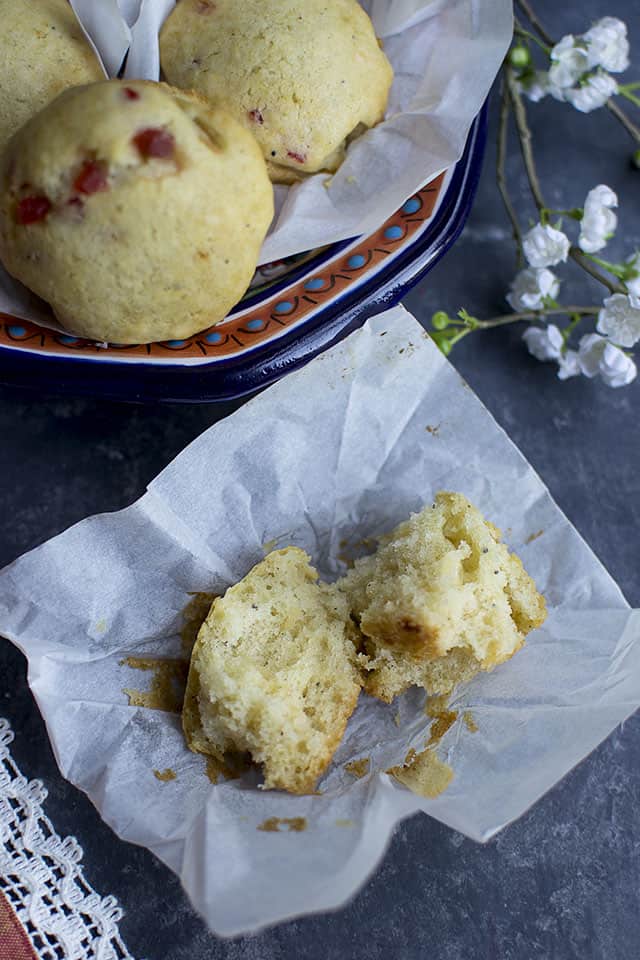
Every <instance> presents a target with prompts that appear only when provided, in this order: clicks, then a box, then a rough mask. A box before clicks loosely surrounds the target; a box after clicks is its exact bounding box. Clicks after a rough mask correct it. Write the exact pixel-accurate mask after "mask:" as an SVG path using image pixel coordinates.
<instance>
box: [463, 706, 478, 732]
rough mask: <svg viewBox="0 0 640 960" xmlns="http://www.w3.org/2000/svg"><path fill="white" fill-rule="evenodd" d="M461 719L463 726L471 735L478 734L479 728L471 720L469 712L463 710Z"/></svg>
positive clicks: (471, 715) (471, 716)
mask: <svg viewBox="0 0 640 960" xmlns="http://www.w3.org/2000/svg"><path fill="white" fill-rule="evenodd" d="M462 719H463V720H464V724H465V727H466V728H467V730H469V731H470V732H471V733H477V732H478V729H479V727H478V724H477V723H476V722H475V720H474V719H473V714H472V713H471V710H465V712H464V713H463V714H462Z"/></svg>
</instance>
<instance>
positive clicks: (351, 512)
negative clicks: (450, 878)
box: [0, 307, 640, 935]
mask: <svg viewBox="0 0 640 960" xmlns="http://www.w3.org/2000/svg"><path fill="white" fill-rule="evenodd" d="M440 489H450V490H455V491H461V492H463V493H464V494H466V495H467V496H468V497H469V498H470V499H471V500H472V501H473V502H475V503H476V504H477V505H478V506H479V507H480V508H481V509H482V510H483V511H484V513H485V514H486V515H487V516H488V517H489V518H490V519H491V520H492V521H493V522H495V523H496V524H497V525H498V526H499V527H501V529H502V530H503V532H504V535H505V540H506V542H507V543H508V544H509V545H510V546H511V547H512V548H513V549H515V550H516V551H517V552H518V554H519V555H520V556H521V557H522V560H523V562H524V564H525V567H526V568H527V569H528V570H529V572H530V573H531V574H532V575H533V576H534V577H535V579H536V582H537V584H538V587H539V589H540V590H542V591H543V592H544V594H545V596H546V598H547V603H548V606H549V617H548V621H547V623H546V624H545V626H544V627H543V628H542V629H540V630H537V631H535V632H534V633H533V634H532V635H531V636H530V638H529V640H528V642H527V643H526V645H525V647H524V648H523V650H522V651H520V652H519V653H518V654H517V655H516V656H515V657H514V658H513V659H512V660H511V661H509V662H508V663H506V664H504V665H502V666H501V667H499V668H498V669H497V670H495V672H493V673H491V674H485V675H482V676H481V677H478V678H476V679H475V680H474V681H473V682H472V683H471V684H469V685H468V686H467V687H466V688H464V689H461V690H460V691H459V692H458V693H457V694H456V695H455V696H454V698H453V699H452V701H451V703H450V706H449V709H450V710H452V711H457V713H458V716H457V719H456V720H455V722H454V723H453V724H452V726H451V727H450V729H449V730H448V731H447V732H446V734H445V736H444V737H443V739H442V740H441V742H440V743H439V745H438V748H437V749H438V753H439V755H440V757H441V759H442V760H443V761H446V762H447V763H449V764H450V766H451V768H452V770H453V773H454V777H453V780H452V782H451V784H450V786H449V787H448V789H447V790H446V791H445V792H444V793H442V794H441V795H440V796H438V797H436V798H435V799H425V798H422V797H419V796H416V795H414V794H413V793H411V792H409V791H408V790H407V789H406V788H404V787H402V786H400V785H399V784H398V783H397V782H396V781H395V780H394V779H393V778H391V777H389V776H388V775H387V774H385V773H384V772H383V771H385V770H386V769H388V768H389V766H390V765H392V764H397V763H401V762H402V761H403V759H404V757H405V755H406V754H407V751H408V749H409V747H415V748H416V749H418V750H420V749H422V747H423V746H424V744H425V739H426V737H427V735H428V728H429V723H430V720H429V718H428V717H427V716H425V713H424V699H425V698H424V694H422V693H420V692H419V691H417V690H415V691H411V692H409V693H407V694H406V695H404V696H403V697H401V698H399V699H398V700H397V701H396V702H395V703H394V704H392V705H390V706H386V705H384V704H381V703H378V702H376V701H374V700H371V699H369V698H367V697H365V696H362V697H361V700H360V704H359V706H358V708H357V710H356V713H355V714H354V716H353V717H352V719H351V721H350V722H349V725H348V728H347V733H346V736H345V738H344V741H343V743H342V744H341V746H340V748H339V750H338V752H337V754H336V757H335V761H334V763H333V764H332V766H331V768H330V770H329V771H328V773H327V774H326V776H325V777H324V778H323V779H322V780H321V782H320V784H319V791H320V792H319V794H318V795H316V796H309V797H293V796H288V795H286V794H283V793H275V792H265V791H261V790H260V789H259V782H260V780H259V777H258V775H257V773H256V771H252V772H250V773H249V774H246V775H244V776H243V777H242V778H241V779H238V780H228V781H221V782H219V783H218V784H217V785H215V786H214V785H212V784H211V783H210V782H209V779H208V778H207V775H206V760H205V758H203V757H200V756H196V755H194V754H192V753H190V752H189V751H188V749H187V748H186V746H185V743H184V740H183V737H182V732H181V727H180V717H179V716H178V715H177V714H174V713H170V712H164V711H161V710H153V709H148V708H145V707H141V706H138V707H136V706H130V705H129V701H128V696H127V694H126V693H125V692H123V691H124V690H125V689H134V690H136V689H145V688H146V687H147V686H148V685H149V682H150V675H149V674H146V673H141V672H140V671H137V670H133V669H131V668H130V667H129V666H127V665H126V664H123V663H122V661H123V660H124V659H125V658H126V657H128V656H137V657H163V658H164V657H166V658H179V657H181V656H182V655H183V654H182V647H181V636H180V634H181V630H182V626H183V620H184V617H183V611H184V608H185V605H186V604H187V602H188V601H189V599H190V592H193V591H211V592H218V591H220V590H223V589H224V588H225V587H226V586H227V585H228V584H230V583H232V582H234V581H236V580H238V579H239V578H240V577H242V576H243V575H244V574H245V573H246V572H247V571H248V570H249V568H250V567H251V566H252V565H253V564H254V563H255V562H257V561H258V560H260V559H261V558H262V556H263V555H264V552H265V551H266V550H269V549H273V548H274V547H277V546H284V545H287V544H296V545H298V546H301V547H303V548H305V549H306V550H307V551H309V553H310V554H311V556H312V558H313V560H314V561H315V563H316V564H317V565H318V566H319V568H320V570H321V573H322V574H323V575H324V576H326V577H329V578H332V577H335V576H336V575H337V574H338V573H339V572H341V571H343V570H344V566H343V565H342V563H341V557H344V555H345V553H348V552H349V551H350V550H352V551H353V550H356V549H357V545H358V544H359V543H361V541H362V539H363V538H366V537H369V536H371V535H374V534H377V533H380V532H382V531H385V530H388V529H390V528H391V527H392V526H393V525H394V524H395V523H397V522H398V521H399V520H401V519H402V518H404V517H406V516H407V515H408V514H409V513H410V512H411V511H412V510H418V509H419V508H421V507H422V506H423V505H424V504H425V503H428V502H430V500H431V498H432V496H433V494H434V493H435V492H436V491H438V490H440ZM0 633H2V634H3V635H4V636H6V637H8V638H9V639H10V640H12V641H13V642H14V643H16V644H17V645H18V646H19V647H20V648H21V649H22V650H23V651H24V653H25V654H26V656H27V657H28V660H29V682H30V684H31V687H32V690H33V692H34V694H35V696H36V698H37V701H38V704H39V706H40V709H41V711H42V713H43V715H44V717H45V720H46V724H47V728H48V731H49V735H50V737H51V741H52V743H53V747H54V750H55V753H56V757H57V760H58V763H59V765H60V769H61V771H62V773H63V775H64V776H65V777H67V778H68V779H69V780H71V781H72V782H73V783H74V784H76V785H77V786H78V787H80V788H81V789H82V790H84V791H85V792H86V793H87V794H88V795H89V796H90V797H91V799H92V800H93V802H94V803H95V805H96V806H97V807H98V809H99V810H100V813H101V814H102V816H103V817H104V819H105V820H106V821H107V823H109V824H110V825H111V826H112V827H113V829H114V830H115V831H116V832H117V833H118V835H119V836H120V837H122V838H123V839H125V840H130V841H131V842H133V843H138V844H142V845H144V846H147V847H149V848H150V849H151V850H153V851H154V852H155V853H156V854H157V855H158V856H159V857H160V858H161V859H162V860H164V861H165V863H167V864H168V865H169V866H170V867H171V869H173V870H174V871H175V872H176V873H178V874H179V875H180V877H181V879H182V882H183V884H184V886H185V888H186V891H187V893H188V895H189V897H190V898H191V900H192V901H193V903H194V905H195V906H196V908H197V909H198V910H199V911H200V912H201V913H202V915H203V916H204V917H205V918H206V920H207V922H208V923H209V925H210V927H211V928H212V929H213V930H214V931H215V932H217V933H219V934H222V935H232V934H238V933H241V932H246V931H250V930H255V929H257V928H259V927H261V926H264V925H265V924H270V923H274V922H276V921H279V920H283V919H285V918H288V917H292V916H295V915H297V914H301V913H308V912H311V911H318V910H326V909H329V908H331V907H335V906H337V905H339V904H341V903H343V902H344V901H345V900H346V899H347V898H348V897H349V896H350V895H351V894H353V893H354V892H355V891H356V890H357V889H358V887H359V886H360V885H361V884H362V883H363V882H364V880H365V879H366V877H367V875H368V874H369V872H370V871H371V870H372V869H373V868H374V867H375V865H376V863H377V862H378V860H379V859H380V857H381V856H382V854H383V851H384V849H385V847H386V844H387V842H388V839H389V836H390V834H391V832H392V830H393V827H394V825H395V824H396V823H397V822H398V821H399V820H401V819H402V818H403V817H406V816H408V815H409V814H411V813H413V812H414V811H417V810H423V811H425V812H426V813H428V814H430V815H431V816H434V817H436V818H437V819H439V820H441V821H442V822H444V823H446V824H449V825H450V826H452V827H455V828H456V829H457V830H460V831H462V832H463V833H465V834H466V835H467V836H469V837H472V838H474V839H475V840H479V841H484V840H487V839H488V838H489V837H491V836H492V835H493V834H495V833H496V831H498V830H500V829H501V828H502V827H503V826H504V825H505V824H507V823H509V821H511V820H513V819H514V818H516V817H518V816H520V815H521V814H522V813H524V811H525V810H526V809H527V808H528V807H529V806H530V805H531V804H533V803H534V802H535V801H536V800H537V799H538V798H539V797H540V796H541V795H542V794H543V793H544V792H545V791H546V790H548V789H549V788H550V787H551V786H552V785H553V784H554V783H555V782H556V781H557V780H558V779H560V778H561V777H562V776H563V775H564V774H565V773H566V772H567V771H568V770H569V769H570V768H571V767H573V766H574V765H575V764H576V763H577V762H578V761H579V760H581V759H582V758H583V757H585V756H586V755H587V754H588V753H589V752H590V751H591V750H593V748H594V747H595V746H596V745H597V744H598V743H599V742H600V741H601V740H602V739H603V738H604V737H606V736H607V735H608V734H609V733H610V732H611V731H612V730H613V729H614V728H615V726H616V725H617V724H618V723H620V722H621V721H622V720H623V719H624V718H625V717H627V716H628V715H629V714H630V713H631V712H633V711H634V710H635V709H636V708H637V707H638V705H639V704H640V613H639V612H638V611H631V610H630V609H629V607H628V605H627V603H626V602H625V600H624V598H623V596H622V594H621V593H620V590H619V589H618V587H617V586H616V584H615V583H614V582H613V580H612V579H611V577H610V576H609V574H608V573H607V572H606V570H605V569H604V568H603V566H602V565H601V564H600V562H599V561H598V559H597V558H596V557H595V556H594V554H593V553H592V552H591V550H590V549H589V547H588V546H587V545H586V544H585V543H584V541H583V540H582V539H581V537H580V535H579V534H578V533H577V532H576V530H575V529H574V528H573V527H572V526H571V524H570V523H569V522H568V520H567V519H566V517H565V516H564V515H563V514H562V513H561V511H560V510H559V509H558V507H557V506H556V505H555V504H554V502H553V501H552V499H551V497H550V496H549V493H548V492H547V490H546V488H545V486H544V484H543V483H542V481H541V480H540V478H539V477H538V476H537V475H536V474H535V472H534V471H533V469H532V468H531V466H530V465H529V464H528V463H527V461H526V460H525V459H524V457H523V456H522V455H521V454H520V452H519V451H518V450H517V449H516V447H515V446H514V445H513V444H512V443H511V441H510V440H509V438H508V437H507V436H506V434H505V433H504V431H503V430H502V429H501V428H500V427H499V426H498V425H497V424H496V423H495V421H494V420H493V419H492V417H491V415H490V414H489V413H488V411H487V410H486V409H485V408H484V407H483V405H482V404H481V403H480V401H479V400H478V399H477V397H475V395H474V394H473V393H472V391H471V390H470V389H469V388H468V387H467V386H466V385H465V384H464V383H463V381H462V380H461V378H460V376H459V375H458V374H457V372H456V371H455V370H454V368H453V367H452V366H451V365H450V364H449V363H448V362H447V361H446V360H445V358H444V357H443V356H442V355H441V353H440V352H439V351H438V350H437V349H436V347H435V346H434V344H433V343H432V341H431V340H430V339H429V338H428V336H427V335H426V334H425V332H424V331H423V330H422V328H421V327H420V326H419V324H418V323H417V322H416V321H415V320H414V319H413V318H412V317H411V316H410V315H409V314H408V313H407V312H406V311H405V310H404V309H403V308H401V307H397V308H395V309H393V310H391V311H388V312H387V313H383V314H381V315H379V316H378V317H376V318H374V319H372V320H370V321H369V322H368V323H367V324H366V325H365V326H364V327H363V328H362V329H361V330H359V331H358V332H356V333H354V334H352V335H351V336H350V337H348V338H347V339H346V340H344V341H343V342H342V343H341V344H339V345H338V346H336V347H334V348H332V349H331V350H329V351H328V352H327V353H325V354H324V355H322V356H320V357H318V358H317V359H315V360H313V361H312V362H311V363H310V364H309V365H308V366H306V367H305V368H304V369H303V370H301V371H299V372H296V373H292V374H290V375H289V376H288V377H287V378H286V379H285V380H283V381H281V382H280V383H278V384H276V385H275V386H272V387H270V388H269V389H268V390H266V391H265V392H264V393H263V394H261V395H260V396H258V397H257V398H255V399H254V400H252V401H250V402H249V403H247V404H246V405H245V406H243V407H242V408H241V409H240V410H238V411H237V412H236V413H234V414H233V415H232V416H230V417H228V418H227V419H226V420H223V421H222V422H220V423H218V424H216V425H215V426H213V427H211V428H210V429H209V430H208V431H206V432H205V433H204V434H203V435H202V436H201V437H199V438H198V439H197V440H196V441H194V442H193V443H192V444H191V445H190V446H189V447H187V449H186V450H184V451H183V452H182V453H181V454H180V455H179V456H178V457H177V458H176V459H175V460H174V461H173V462H172V463H171V464H170V465H169V466H168V467H167V468H166V469H165V470H164V471H163V472H162V473H161V474H160V475H159V476H158V477H157V478H156V479H155V480H154V481H153V482H152V483H151V484H150V485H149V487H148V491H147V493H146V494H145V495H144V496H143V497H142V498H141V499H140V500H139V501H138V502H137V503H135V504H134V505H133V506H131V507H129V508H128V509H126V510H122V511H120V512H119V513H113V514H105V515H102V516H96V517H91V518H89V519H88V520H85V521H83V522H82V523H80V524H78V525H76V526H74V527H72V528H71V529H69V530H68V531H66V532H65V533H63V534H61V535H60V536H58V537H56V538H55V539H53V540H51V541H49V542H48V543H45V544H44V545H42V546H41V547H39V548H37V549H36V550H33V551H32V552H31V553H28V554H26V555H25V556H23V557H21V558H20V559H19V560H17V561H16V562H15V563H13V564H12V565H10V566H9V567H6V568H5V569H4V570H3V571H1V572H0ZM468 712H470V716H471V719H472V721H473V724H472V726H477V730H476V731H475V732H472V730H471V729H469V728H468V726H467V723H465V719H467V720H468V719H469V714H468ZM465 715H466V717H465ZM364 757H366V758H369V772H368V774H367V775H366V776H364V777H362V778H361V779H356V778H355V777H354V776H353V775H352V774H350V773H349V772H348V771H347V770H345V766H344V765H345V764H346V763H348V762H350V761H354V760H357V759H361V758H364ZM154 771H158V772H159V773H161V774H163V773H164V772H165V771H169V775H171V774H173V775H175V778H174V779H170V780H165V781H164V782H163V781H161V780H158V779H157V778H156V775H155V774H154ZM273 818H276V819H275V820H274V819H273ZM261 827H262V829H261ZM269 828H271V829H269ZM428 856H429V853H428V851H426V850H425V851H417V852H416V857H417V858H425V860H426V858H428Z"/></svg>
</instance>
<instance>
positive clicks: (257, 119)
mask: <svg viewBox="0 0 640 960" xmlns="http://www.w3.org/2000/svg"><path fill="white" fill-rule="evenodd" d="M249 118H250V119H251V120H253V122H254V123H259V124H260V126H262V124H263V123H264V117H263V116H262V110H249Z"/></svg>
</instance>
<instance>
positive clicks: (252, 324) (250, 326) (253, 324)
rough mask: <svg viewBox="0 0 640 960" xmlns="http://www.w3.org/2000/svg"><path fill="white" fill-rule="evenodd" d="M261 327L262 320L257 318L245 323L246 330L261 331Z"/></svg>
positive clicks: (262, 325)
mask: <svg viewBox="0 0 640 960" xmlns="http://www.w3.org/2000/svg"><path fill="white" fill-rule="evenodd" d="M263 327H264V320H261V319H260V318H259V317H255V318H254V319H253V320H248V321H247V330H262V328H263Z"/></svg>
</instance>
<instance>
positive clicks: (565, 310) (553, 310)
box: [473, 306, 600, 330]
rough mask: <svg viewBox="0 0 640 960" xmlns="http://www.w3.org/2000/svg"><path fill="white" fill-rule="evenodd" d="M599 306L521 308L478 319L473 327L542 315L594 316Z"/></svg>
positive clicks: (479, 327)
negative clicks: (497, 315) (515, 311)
mask: <svg viewBox="0 0 640 960" xmlns="http://www.w3.org/2000/svg"><path fill="white" fill-rule="evenodd" d="M599 309H600V307H575V306H569V307H547V308H543V309H542V310H521V311H519V312H517V313H505V314H503V315H502V316H499V317H492V318H491V319H490V320H478V321H477V325H476V327H475V328H473V329H482V330H489V329H491V328H492V327H504V326H506V325H507V324H509V323H518V321H520V320H540V319H542V318H544V317H558V316H576V317H580V318H582V317H587V316H595V315H596V314H597V313H598V311H599Z"/></svg>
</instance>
